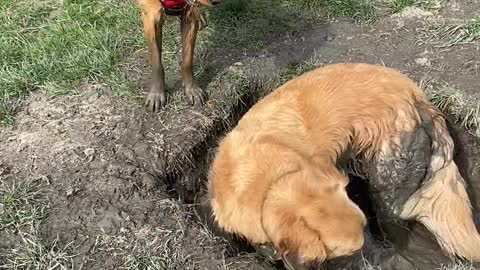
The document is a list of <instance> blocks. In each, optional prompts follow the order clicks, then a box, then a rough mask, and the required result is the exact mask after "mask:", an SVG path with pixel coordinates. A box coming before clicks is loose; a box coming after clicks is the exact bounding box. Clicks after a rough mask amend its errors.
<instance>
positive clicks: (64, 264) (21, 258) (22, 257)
mask: <svg viewBox="0 0 480 270" xmlns="http://www.w3.org/2000/svg"><path fill="white" fill-rule="evenodd" d="M20 238H21V241H20V243H18V244H17V245H16V247H15V248H13V249H12V250H10V251H9V253H8V254H7V256H6V263H5V265H0V268H4V269H10V270H27V269H28V270H44V269H49V270H50V269H52V270H53V269H61V270H66V269H73V267H72V263H71V259H72V258H73V257H74V255H70V252H69V249H70V247H69V246H70V245H66V246H61V245H60V244H59V243H58V238H57V239H56V240H55V241H54V242H53V243H51V244H45V243H44V242H43V241H42V240H41V239H40V238H39V237H38V236H37V233H36V231H35V232H33V233H32V234H29V233H20Z"/></svg>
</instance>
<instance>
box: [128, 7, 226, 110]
mask: <svg viewBox="0 0 480 270" xmlns="http://www.w3.org/2000/svg"><path fill="white" fill-rule="evenodd" d="M220 2H221V0H137V4H138V6H139V7H140V9H141V11H142V21H143V29H144V32H145V37H146V39H147V43H148V48H149V51H150V65H151V72H152V74H151V76H152V77H151V85H150V91H149V92H148V94H147V96H146V97H145V106H147V108H148V109H149V110H151V111H153V112H156V111H158V110H159V109H160V108H161V107H163V106H164V105H165V104H166V97H165V74H164V69H163V65H162V26H163V23H164V20H165V17H164V16H165V15H172V16H180V19H181V32H182V71H181V73H182V87H183V88H184V91H185V94H186V96H187V98H188V100H189V102H190V103H192V104H200V105H201V104H203V103H204V102H205V99H206V93H205V91H204V90H202V89H201V88H200V87H199V86H198V83H197V81H196V80H195V78H194V77H193V54H194V49H195V41H196V37H197V31H198V30H199V27H201V26H202V25H204V24H206V21H205V19H204V16H203V13H202V12H203V10H202V6H212V5H217V4H220Z"/></svg>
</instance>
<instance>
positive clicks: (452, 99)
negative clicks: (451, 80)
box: [427, 88, 458, 112]
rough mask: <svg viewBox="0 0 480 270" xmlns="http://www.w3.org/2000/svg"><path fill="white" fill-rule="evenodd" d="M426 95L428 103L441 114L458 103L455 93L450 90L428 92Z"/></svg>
mask: <svg viewBox="0 0 480 270" xmlns="http://www.w3.org/2000/svg"><path fill="white" fill-rule="evenodd" d="M427 94H428V98H429V99H430V102H432V104H433V105H435V106H437V107H438V108H439V109H440V110H441V111H443V112H447V111H448V110H449V109H450V108H451V107H452V106H453V105H455V104H457V103H458V97H457V92H456V91H455V90H453V89H451V88H442V89H436V90H432V91H428V92H427Z"/></svg>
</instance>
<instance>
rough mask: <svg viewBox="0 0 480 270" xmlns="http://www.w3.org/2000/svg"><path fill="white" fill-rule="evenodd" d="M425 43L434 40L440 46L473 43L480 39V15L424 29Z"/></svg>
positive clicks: (446, 46)
mask: <svg viewBox="0 0 480 270" xmlns="http://www.w3.org/2000/svg"><path fill="white" fill-rule="evenodd" d="M423 35H424V36H425V37H426V38H424V41H423V42H424V43H426V42H433V43H434V44H436V45H437V46H438V47H444V48H449V47H453V46H456V45H461V44H472V43H474V42H477V41H478V40H480V17H478V18H475V19H472V20H469V21H466V22H450V23H444V24H438V25H433V26H430V27H428V28H427V29H425V30H424V31H423Z"/></svg>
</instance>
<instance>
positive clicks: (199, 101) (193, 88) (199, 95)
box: [184, 83, 207, 106]
mask: <svg viewBox="0 0 480 270" xmlns="http://www.w3.org/2000/svg"><path fill="white" fill-rule="evenodd" d="M184 87H185V95H186V96H187V99H188V102H189V103H190V104H191V105H199V106H203V104H205V101H206V100H207V92H205V91H204V90H203V89H202V88H200V87H199V86H198V85H197V84H196V83H191V84H185V85H184Z"/></svg>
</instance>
